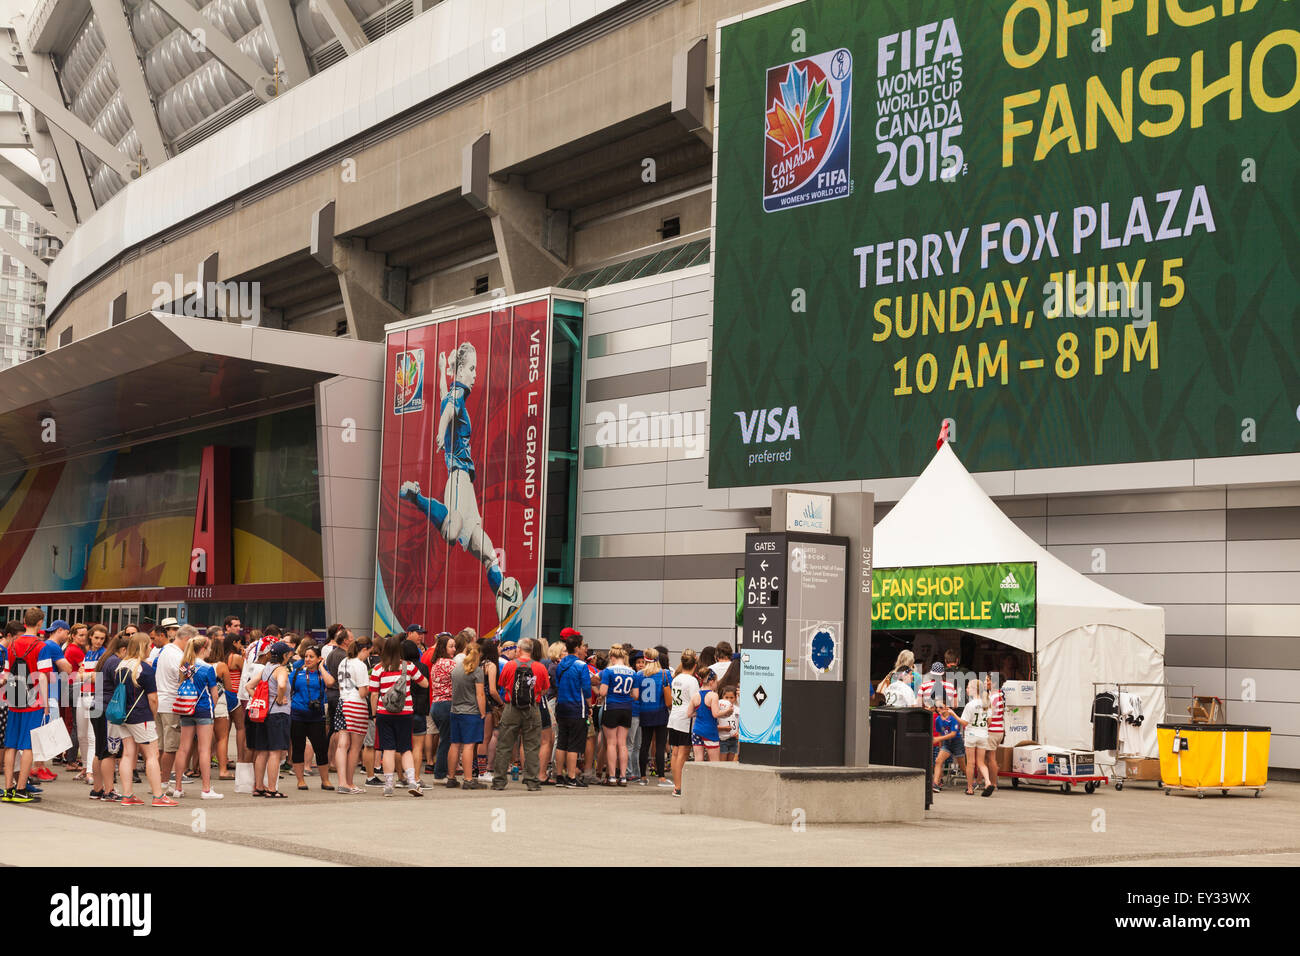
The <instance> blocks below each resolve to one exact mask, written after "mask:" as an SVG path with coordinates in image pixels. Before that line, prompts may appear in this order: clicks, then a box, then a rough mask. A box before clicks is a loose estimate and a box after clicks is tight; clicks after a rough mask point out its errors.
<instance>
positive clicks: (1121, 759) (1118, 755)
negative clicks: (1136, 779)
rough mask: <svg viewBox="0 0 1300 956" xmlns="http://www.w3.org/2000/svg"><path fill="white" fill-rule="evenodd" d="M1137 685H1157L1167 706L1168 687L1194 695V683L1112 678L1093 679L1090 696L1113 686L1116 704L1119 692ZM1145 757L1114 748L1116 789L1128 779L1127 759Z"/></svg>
mask: <svg viewBox="0 0 1300 956" xmlns="http://www.w3.org/2000/svg"><path fill="white" fill-rule="evenodd" d="M1139 687H1141V688H1147V689H1150V688H1155V687H1158V688H1160V689H1162V690H1163V691H1164V692H1165V704H1166V706H1168V702H1169V693H1170V688H1179V687H1181V688H1183V689H1185V690H1187V691H1189V693H1188V694H1187V697H1189V698H1195V697H1196V685H1195V684H1172V683H1169V682H1163V683H1141V682H1130V681H1113V680H1109V681H1096V680H1095V681H1093V682H1092V697H1093V700H1096V699H1097V695H1098V694H1099V693H1101V691H1102V690H1103V689H1104V690H1107V691H1109V690H1110V689H1111V688H1114V689H1115V698H1116V705H1117V706H1118V703H1119V695H1120V694H1122V693H1124V692H1125V690H1126V689H1129V688H1133V689H1136V688H1139ZM1167 717H1168V714H1166V718H1167ZM1117 719H1118V718H1117ZM1145 759H1146V757H1145V756H1144V755H1143V754H1126V753H1124V752H1123V751H1122V750H1119V749H1116V751H1115V774H1114V776H1115V789H1116V790H1123V789H1124V783H1125V781H1126V780H1128V763H1127V761H1129V760H1145ZM1121 764H1122V765H1123V767H1124V771H1125V772H1124V773H1123V774H1120V773H1119V767H1120V766H1121ZM1156 786H1157V787H1160V786H1162V784H1161V783H1160V782H1159V781H1157V782H1156Z"/></svg>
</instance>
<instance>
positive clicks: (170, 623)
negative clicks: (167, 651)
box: [158, 617, 181, 631]
mask: <svg viewBox="0 0 1300 956" xmlns="http://www.w3.org/2000/svg"><path fill="white" fill-rule="evenodd" d="M158 626H159V627H161V628H162V629H163V630H164V631H165V630H167V628H169V627H180V626H181V622H180V621H178V620H176V618H174V617H165V618H163V619H162V621H161V623H159V625H158Z"/></svg>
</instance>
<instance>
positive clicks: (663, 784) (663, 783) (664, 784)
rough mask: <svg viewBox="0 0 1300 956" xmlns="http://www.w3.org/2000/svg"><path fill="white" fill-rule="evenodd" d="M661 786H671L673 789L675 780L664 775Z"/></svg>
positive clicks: (660, 782)
mask: <svg viewBox="0 0 1300 956" xmlns="http://www.w3.org/2000/svg"><path fill="white" fill-rule="evenodd" d="M659 786H661V787H667V788H669V789H672V788H673V782H672V781H671V780H669V779H668V778H667V777H664V778H663V779H662V780H660V781H659Z"/></svg>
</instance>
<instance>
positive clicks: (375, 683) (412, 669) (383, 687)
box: [370, 661, 420, 716]
mask: <svg viewBox="0 0 1300 956" xmlns="http://www.w3.org/2000/svg"><path fill="white" fill-rule="evenodd" d="M403 669H404V670H405V672H406V703H405V704H403V705H402V710H401V713H402V714H412V713H414V712H415V710H414V706H413V704H412V702H411V686H412V685H413V684H414V683H415V679H416V678H417V677H419V676H420V670H419V668H417V667H416V666H415V664H414V663H413V662H411V661H404V662H403ZM401 676H402V671H386V670H384V665H383V664H380V665H379V666H378V667H376V668H375V669H374V670H372V671H371V672H370V693H372V694H378V695H379V705H378V708H377V709H378V712H379V713H381V714H390V715H392V716H396V715H395V714H393V713H392V712H391V711H389V710H386V709H385V708H384V695H385V694H387V693H388V691H389V689H390V688H391V687H392V686H393V685H394V684H396V683H397V678H399V677H401Z"/></svg>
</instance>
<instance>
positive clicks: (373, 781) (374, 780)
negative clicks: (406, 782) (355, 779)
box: [366, 775, 384, 787]
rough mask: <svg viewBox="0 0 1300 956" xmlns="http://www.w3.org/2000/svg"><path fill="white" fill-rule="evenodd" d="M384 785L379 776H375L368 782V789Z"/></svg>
mask: <svg viewBox="0 0 1300 956" xmlns="http://www.w3.org/2000/svg"><path fill="white" fill-rule="evenodd" d="M383 785H384V781H383V780H382V779H380V778H379V776H378V775H376V776H373V777H371V778H370V779H368V780H367V781H366V786H367V787H382V786H383Z"/></svg>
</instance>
